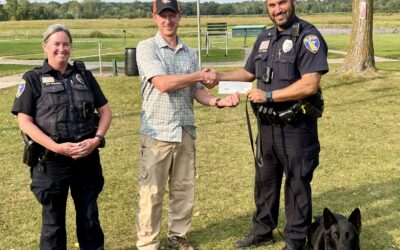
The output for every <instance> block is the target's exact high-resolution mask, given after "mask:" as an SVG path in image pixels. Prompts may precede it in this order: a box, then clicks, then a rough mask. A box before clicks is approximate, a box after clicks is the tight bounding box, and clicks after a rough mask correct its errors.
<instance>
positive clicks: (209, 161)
mask: <svg viewBox="0 0 400 250" xmlns="http://www.w3.org/2000/svg"><path fill="white" fill-rule="evenodd" d="M377 66H378V68H379V71H378V72H377V73H371V74H368V75H364V76H356V75H342V74H338V73H337V72H335V70H334V68H331V72H330V73H328V74H327V75H326V76H324V77H323V80H322V87H323V91H324V97H325V103H326V106H325V112H324V114H323V118H322V119H320V120H319V131H320V141H321V146H322V148H321V155H320V166H319V167H318V168H317V170H316V171H315V174H314V180H313V182H312V187H313V192H314V199H313V205H314V215H318V214H321V213H322V210H323V208H324V207H328V208H330V209H331V210H332V211H335V212H340V213H343V214H345V215H349V214H350V212H351V211H353V209H354V208H356V207H359V208H360V210H361V213H362V223H363V228H362V233H361V248H362V249H377V250H381V249H399V248H400V227H399V225H400V209H399V208H400V196H399V193H400V177H399V176H400V156H399V152H400V144H399V141H400V133H399V132H398V129H399V127H400V117H399V116H400V115H399V114H400V101H399V95H400V85H399V82H400V65H399V63H378V64H377ZM332 67H334V66H332ZM98 80H99V82H100V84H101V86H102V88H103V90H104V92H105V94H106V96H107V97H108V99H109V102H110V106H111V107H112V110H113V118H114V119H113V122H112V125H111V127H110V130H109V132H108V134H107V146H106V148H104V149H101V157H102V164H103V171H104V176H105V186H104V190H103V192H102V193H101V195H100V197H99V208H100V220H101V223H102V226H103V229H104V233H105V237H106V249H134V243H135V240H136V232H135V227H134V223H135V214H136V201H137V200H136V190H137V175H138V167H139V137H140V135H139V120H140V106H141V98H140V83H139V81H138V78H137V77H125V76H119V77H105V78H98ZM215 91H216V90H212V92H214V93H215ZM15 92H16V87H11V88H7V89H1V90H0V97H1V100H2V101H1V102H0V133H1V141H0V145H1V151H0V161H1V165H0V197H1V199H0V235H1V237H0V246H1V247H0V249H7V250H9V249H16V250H19V249H23V250H25V249H38V245H39V234H40V224H41V211H40V205H39V204H38V202H37V201H36V200H35V198H34V196H33V195H32V193H31V191H30V189H29V184H30V177H29V169H28V168H27V167H26V166H24V165H23V163H22V148H23V143H22V140H21V138H20V133H19V130H18V128H17V122H16V118H15V117H14V116H13V115H11V113H10V109H11V106H12V103H13V100H14V96H15ZM195 114H196V121H197V128H198V138H197V147H196V148H197V178H196V205H195V210H194V217H193V225H192V230H191V231H190V233H189V235H188V236H189V239H190V241H191V242H192V243H194V244H195V245H196V246H197V247H198V248H199V249H209V250H214V249H233V245H232V243H233V242H234V241H235V240H237V239H240V238H241V237H242V236H243V235H244V234H246V233H248V232H249V229H250V228H251V216H252V213H253V211H254V202H253V178H254V167H253V158H252V154H251V149H250V145H249V139H248V132H247V128H246V121H245V101H244V98H243V99H242V101H241V103H240V105H239V106H238V107H237V108H234V109H222V110H218V109H216V108H210V107H203V106H201V105H199V104H195ZM253 125H254V120H253ZM253 128H255V127H254V126H253ZM167 195H168V194H166V196H165V197H167ZM281 197H282V201H283V195H282V196H281ZM167 206H168V203H167V199H166V200H165V203H164V208H163V226H162V232H161V234H160V238H161V244H162V246H163V247H164V245H165V235H166V224H167ZM280 215H281V216H280V219H279V224H278V229H279V230H280V231H281V232H282V231H283V227H284V224H285V217H284V210H283V204H282V206H281V209H280ZM74 216H75V215H74V209H73V204H72V202H71V199H69V203H68V209H67V230H68V249H77V248H76V247H75V243H76V242H77V240H76V237H75V222H74V221H75V217H74ZM274 235H275V237H276V239H277V243H276V244H275V245H273V246H271V247H268V248H264V249H281V248H282V247H283V245H284V241H283V239H282V237H281V236H280V234H279V233H278V232H277V231H275V232H274ZM260 249H261V248H260Z"/></svg>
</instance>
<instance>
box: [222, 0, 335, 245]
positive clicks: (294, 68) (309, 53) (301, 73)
mask: <svg viewBox="0 0 400 250" xmlns="http://www.w3.org/2000/svg"><path fill="white" fill-rule="evenodd" d="M266 4H267V8H268V13H269V16H270V19H271V20H272V22H273V23H274V24H275V27H273V28H271V29H268V30H266V31H265V32H263V33H262V34H261V35H260V36H259V37H258V38H257V40H256V42H255V44H254V47H253V50H252V52H251V54H250V57H249V58H248V60H247V63H246V65H245V66H244V69H239V70H236V71H231V72H220V73H219V80H238V81H239V80H240V81H253V80H254V79H257V88H255V89H252V90H250V91H249V92H248V93H247V96H248V98H249V99H250V100H251V101H252V103H253V107H255V112H256V114H257V117H258V118H259V119H260V127H259V136H258V138H259V139H260V140H261V141H260V142H259V143H258V147H259V149H261V154H262V155H261V158H260V164H259V165H261V166H260V167H257V168H256V178H255V194H254V197H255V203H256V212H255V213H254V216H253V229H252V231H251V233H250V234H249V235H248V236H247V237H245V238H244V239H243V240H240V241H237V242H236V243H235V246H236V247H238V248H242V247H250V246H257V245H269V244H272V243H273V242H274V239H273V235H272V231H273V229H274V228H276V224H277V222H278V213H279V199H280V197H279V196H280V187H281V182H282V176H283V172H284V173H285V176H286V180H285V213H286V219H287V224H286V227H285V241H286V246H285V247H284V249H302V248H303V246H304V244H305V241H306V235H307V233H308V228H309V225H310V223H311V215H312V211H311V208H312V200H311V186H310V182H311V180H312V176H313V171H314V169H315V168H316V167H317V165H318V160H319V151H320V145H319V141H318V132H317V118H318V116H320V115H321V111H322V108H321V107H318V103H317V101H316V99H317V98H315V97H316V96H317V94H318V93H319V82H320V79H321V75H322V74H325V73H327V72H328V64H327V59H326V56H327V45H326V43H325V41H324V39H323V38H322V36H321V34H320V33H319V31H318V30H317V29H316V28H315V27H314V26H313V25H312V24H310V23H308V22H306V21H304V20H301V19H299V18H298V17H297V16H296V15H295V5H296V0H266Z"/></svg>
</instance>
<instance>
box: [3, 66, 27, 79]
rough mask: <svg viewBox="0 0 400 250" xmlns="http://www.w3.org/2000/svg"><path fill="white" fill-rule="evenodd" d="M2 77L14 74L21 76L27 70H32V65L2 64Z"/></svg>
mask: <svg viewBox="0 0 400 250" xmlns="http://www.w3.org/2000/svg"><path fill="white" fill-rule="evenodd" d="M0 66H1V69H0V77H1V76H8V75H14V74H20V73H23V72H25V71H27V70H30V69H32V66H31V65H14V64H1V65H0Z"/></svg>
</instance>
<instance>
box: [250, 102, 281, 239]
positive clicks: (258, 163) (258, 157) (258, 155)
mask: <svg viewBox="0 0 400 250" xmlns="http://www.w3.org/2000/svg"><path fill="white" fill-rule="evenodd" d="M248 103H249V98H248V97H246V120H247V129H248V131H249V139H250V145H251V150H252V152H253V157H254V166H255V171H256V172H257V171H259V170H260V169H259V168H261V167H263V164H264V163H263V159H262V149H261V138H260V134H259V133H260V127H261V122H260V119H259V116H258V112H256V117H257V129H258V135H257V138H256V144H257V145H256V151H255V152H254V140H253V132H252V129H251V123H250V116H249V110H248ZM256 177H257V180H255V182H256V185H257V187H258V190H260V192H261V188H262V187H261V179H260V178H261V176H260V174H257V173H256ZM264 196H265V194H264ZM266 198H267V197H264V200H267V199H266ZM268 210H269V211H268V217H269V220H270V221H271V224H272V226H273V227H274V228H275V229H276V231H278V233H279V235H280V236H281V237H282V239H284V240H285V236H284V235H283V234H282V232H281V231H280V230H279V229H278V227H277V225H276V224H275V222H274V220H273V218H272V213H271V209H270V208H269V207H268Z"/></svg>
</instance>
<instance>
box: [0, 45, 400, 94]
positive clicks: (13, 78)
mask: <svg viewBox="0 0 400 250" xmlns="http://www.w3.org/2000/svg"><path fill="white" fill-rule="evenodd" d="M251 49H252V48H251V47H248V48H245V59H244V60H243V61H234V62H212V63H203V64H202V67H203V68H205V67H210V68H212V67H242V66H244V64H245V63H246V60H247V58H248V57H249V55H250V53H251ZM329 52H331V53H336V54H343V55H346V52H344V51H340V50H329ZM343 60H344V58H335V59H328V63H342V62H343ZM384 61H385V62H396V61H400V60H395V59H389V58H383V57H377V56H376V57H375V62H384ZM42 63H43V61H42V60H14V59H7V58H3V57H0V65H1V64H22V65H32V66H40V65H42ZM85 65H86V68H88V69H90V70H93V69H98V68H99V63H98V62H85ZM102 66H103V67H112V64H111V62H103V63H102ZM117 66H118V68H124V67H125V63H124V62H119V63H118V65H117ZM94 75H95V76H100V73H99V72H98V70H96V71H94ZM102 75H103V76H110V75H111V73H109V72H107V73H106V72H104V73H103V74H102ZM21 76H22V74H16V75H10V76H4V77H0V89H1V88H7V87H10V86H14V85H17V84H18V83H19V81H20V79H21Z"/></svg>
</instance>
